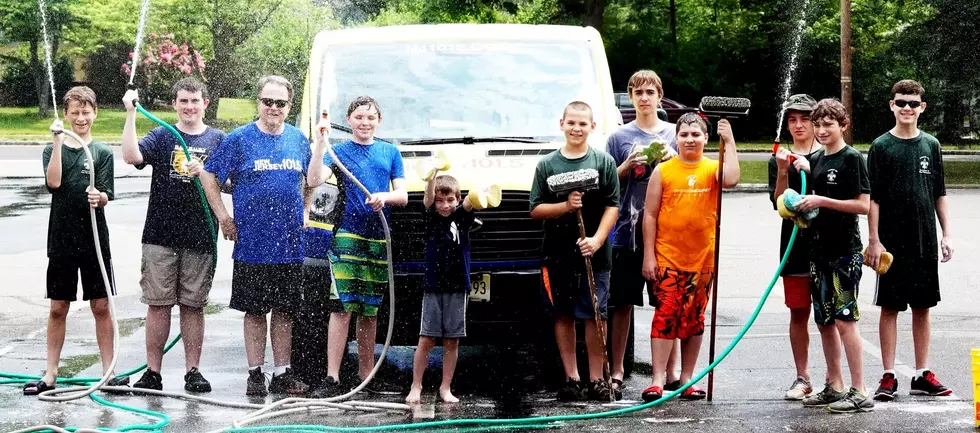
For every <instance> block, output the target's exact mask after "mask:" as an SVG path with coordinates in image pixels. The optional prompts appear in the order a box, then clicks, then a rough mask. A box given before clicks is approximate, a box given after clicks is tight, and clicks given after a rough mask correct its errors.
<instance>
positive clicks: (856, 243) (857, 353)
mask: <svg viewBox="0 0 980 433" xmlns="http://www.w3.org/2000/svg"><path fill="white" fill-rule="evenodd" d="M811 118H812V119H813V123H814V126H815V127H816V135H817V140H819V141H820V143H821V144H823V145H824V148H823V149H821V150H818V151H817V152H815V153H814V154H813V155H812V156H810V157H809V158H797V159H796V167H797V169H800V170H804V171H807V172H809V173H810V179H812V183H813V194H812V195H805V196H804V197H803V200H802V201H801V202H800V205H799V211H800V212H806V211H809V210H811V209H817V208H822V209H820V213H819V214H818V215H817V217H816V218H814V219H813V221H812V222H811V223H810V228H809V230H810V235H811V244H810V246H811V253H810V295H811V297H812V299H813V313H814V321H815V322H816V323H817V328H818V329H819V330H820V339H821V341H822V343H823V352H824V357H825V358H826V361H827V383H826V384H825V385H824V389H823V390H822V391H820V392H819V393H817V394H814V395H811V396H809V397H807V398H805V399H803V405H804V406H826V407H827V410H829V411H830V412H837V413H848V412H867V411H870V410H872V409H873V408H874V402H872V400H871V398H870V397H869V396H868V393H867V391H866V390H865V388H864V378H863V370H862V362H863V361H862V353H861V350H862V349H861V334H860V332H859V331H858V327H857V321H858V319H859V318H860V314H859V312H858V303H857V301H858V288H859V286H860V284H861V271H862V269H861V266H862V264H863V263H864V261H863V257H862V255H861V248H862V245H861V230H860V229H859V227H858V215H865V214H867V213H868V206H869V204H868V203H869V201H870V199H869V194H870V192H871V185H870V183H869V181H868V166H867V164H866V163H865V161H864V157H862V156H861V152H859V151H857V150H856V149H854V148H853V147H851V146H848V145H847V143H845V142H844V138H843V136H842V132H843V130H844V129H846V128H847V126H848V124H849V123H850V122H849V119H848V116H847V110H846V109H845V108H844V106H843V104H841V103H840V102H839V101H837V100H835V99H824V100H821V101H820V102H818V103H817V105H816V106H815V107H814V109H813V113H812V114H811ZM841 343H843V346H844V352H845V354H846V355H847V366H848V368H849V370H850V372H851V387H850V389H849V390H848V389H846V388H845V387H844V378H843V372H842V369H841V360H840V352H841Z"/></svg>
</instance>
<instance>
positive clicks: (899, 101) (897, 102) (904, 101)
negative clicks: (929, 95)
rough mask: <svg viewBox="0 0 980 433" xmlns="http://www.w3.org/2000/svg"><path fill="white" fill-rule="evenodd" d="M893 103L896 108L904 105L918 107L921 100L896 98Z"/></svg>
mask: <svg viewBox="0 0 980 433" xmlns="http://www.w3.org/2000/svg"><path fill="white" fill-rule="evenodd" d="M895 105H897V106H898V108H905V107H906V106H909V107H912V108H919V106H920V105H922V101H909V100H908V99H896V100H895Z"/></svg>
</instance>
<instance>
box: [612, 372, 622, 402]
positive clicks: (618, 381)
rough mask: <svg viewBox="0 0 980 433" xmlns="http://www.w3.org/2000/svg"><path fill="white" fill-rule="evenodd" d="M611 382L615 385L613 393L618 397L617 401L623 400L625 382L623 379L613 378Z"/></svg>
mask: <svg viewBox="0 0 980 433" xmlns="http://www.w3.org/2000/svg"><path fill="white" fill-rule="evenodd" d="M611 382H612V384H613V389H612V391H613V393H614V395H615V397H616V400H617V401H618V400H622V399H623V380H622V379H616V378H613V379H611Z"/></svg>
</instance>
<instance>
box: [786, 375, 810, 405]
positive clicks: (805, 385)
mask: <svg viewBox="0 0 980 433" xmlns="http://www.w3.org/2000/svg"><path fill="white" fill-rule="evenodd" d="M811 392H813V385H810V381H809V380H806V379H804V378H803V376H797V377H796V380H795V381H793V385H791V386H790V387H789V390H787V391H786V397H785V398H786V400H803V398H804V397H806V396H808V395H810V393H811Z"/></svg>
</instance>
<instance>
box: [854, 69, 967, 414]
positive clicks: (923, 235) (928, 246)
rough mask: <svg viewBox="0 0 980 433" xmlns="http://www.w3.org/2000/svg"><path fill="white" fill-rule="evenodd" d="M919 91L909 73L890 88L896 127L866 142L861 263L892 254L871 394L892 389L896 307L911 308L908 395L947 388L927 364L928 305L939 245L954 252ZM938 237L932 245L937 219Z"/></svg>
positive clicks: (880, 285)
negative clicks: (878, 370) (867, 181)
mask: <svg viewBox="0 0 980 433" xmlns="http://www.w3.org/2000/svg"><path fill="white" fill-rule="evenodd" d="M923 94H925V90H924V89H923V88H922V86H921V85H920V84H919V83H917V82H915V81H912V80H902V81H899V82H898V83H895V85H894V86H893V87H892V100H891V101H890V102H889V105H890V106H891V110H892V113H894V115H895V127H894V128H892V130H891V131H888V132H886V133H884V134H882V135H881V136H880V137H878V138H877V139H875V141H874V142H872V143H871V150H870V151H868V171H869V173H870V176H871V211H870V213H869V214H868V249H867V254H866V258H867V263H868V265H869V266H871V268H872V269H878V264H879V259H880V258H881V254H882V253H884V252H885V251H886V249H887V251H888V252H890V253H892V255H893V257H894V261H893V262H892V265H891V267H890V268H889V269H888V271H887V272H885V273H883V274H881V275H880V276H879V277H878V281H877V284H876V287H875V299H874V300H875V305H877V306H879V307H881V319H880V320H879V322H878V334H879V338H880V341H881V359H882V363H883V364H884V365H883V367H884V369H885V373H884V375H882V378H881V382H880V385H879V386H878V390H877V391H875V399H876V400H881V401H890V400H893V399H894V398H895V393H896V391H898V382H897V381H896V380H895V346H896V345H897V341H898V323H897V321H898V312H899V311H905V310H906V309H908V308H909V307H911V308H912V344H913V346H915V369H916V371H915V377H914V378H912V383H911V387H910V388H911V389H910V390H909V394H920V395H931V396H941V395H950V394H952V393H953V391H952V390H951V389H949V388H947V387H945V386H943V384H942V383H939V380H938V379H936V375H935V374H933V373H932V371H930V370H929V309H930V308H932V307H935V306H936V305H937V304H939V252H940V251H939V250H940V248H941V250H942V262H943V263H945V262H947V261H949V259H951V258H952V257H953V248H952V247H950V230H949V208H948V205H947V204H946V203H947V200H946V178H945V174H944V172H943V155H942V151H941V150H940V147H939V141H938V140H936V137H933V136H931V135H929V134H927V133H925V132H923V131H920V130H919V126H918V121H919V115H920V114H922V112H923V111H924V110H925V109H926V103H925V102H923V100H922V96H923ZM937 217H938V218H939V224H940V226H942V230H943V237H942V240H941V241H940V242H939V245H937V244H936V218H937Z"/></svg>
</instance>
